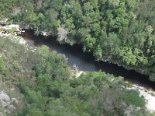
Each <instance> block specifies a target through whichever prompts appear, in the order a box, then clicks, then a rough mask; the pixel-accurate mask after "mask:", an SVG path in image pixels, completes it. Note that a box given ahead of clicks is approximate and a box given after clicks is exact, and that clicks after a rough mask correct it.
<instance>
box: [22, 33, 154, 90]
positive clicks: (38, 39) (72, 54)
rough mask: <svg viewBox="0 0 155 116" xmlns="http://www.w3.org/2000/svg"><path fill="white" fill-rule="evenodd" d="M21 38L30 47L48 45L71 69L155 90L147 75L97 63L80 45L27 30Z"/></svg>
mask: <svg viewBox="0 0 155 116" xmlns="http://www.w3.org/2000/svg"><path fill="white" fill-rule="evenodd" d="M21 36H23V37H24V39H25V40H26V41H27V43H28V44H29V45H30V46H33V47H35V46H40V45H47V46H48V47H50V49H51V50H54V51H56V52H58V53H62V54H64V55H65V56H66V57H67V58H68V64H69V65H70V66H71V67H73V66H74V65H76V66H77V67H78V69H79V70H81V71H99V70H102V71H104V72H106V73H110V74H113V75H115V76H122V77H124V78H125V80H127V81H129V82H132V83H134V84H138V85H140V86H143V87H145V88H148V89H153V90H155V83H154V82H152V81H150V80H149V78H148V76H147V75H142V74H140V73H137V72H135V71H134V70H127V69H125V68H123V67H121V66H117V65H116V64H112V63H108V62H102V61H99V62H98V61H95V59H94V57H93V55H92V54H90V53H83V52H82V49H81V48H82V47H81V46H80V45H74V46H70V45H67V44H59V43H58V42H57V41H56V39H55V38H52V37H43V36H35V35H34V33H33V31H32V30H25V32H24V33H22V34H21Z"/></svg>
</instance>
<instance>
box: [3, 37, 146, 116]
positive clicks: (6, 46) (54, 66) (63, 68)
mask: <svg viewBox="0 0 155 116" xmlns="http://www.w3.org/2000/svg"><path fill="white" fill-rule="evenodd" d="M0 50H1V57H0V72H1V73H0V77H1V79H2V80H3V81H4V82H5V83H8V85H11V86H14V87H16V88H18V89H19V90H20V92H21V93H20V94H23V99H22V102H21V104H22V107H19V109H20V110H17V111H15V112H14V113H12V115H15V116H94V115H95V116H100V115H107V116H110V115H115V114H117V115H125V112H126V110H130V107H132V108H133V110H131V111H130V112H131V114H139V113H142V112H143V113H144V114H145V113H147V111H146V110H144V108H145V101H144V99H143V98H142V97H139V94H138V93H137V92H136V91H134V92H132V91H130V90H127V89H125V83H124V81H123V79H122V78H121V77H118V78H117V79H115V78H114V76H113V75H109V74H105V73H104V72H93V73H87V74H82V75H81V76H80V77H78V78H74V77H72V76H71V70H70V68H69V67H68V65H67V60H66V58H65V57H64V56H63V55H60V54H57V53H55V52H51V51H49V48H48V47H47V46H42V47H40V48H38V49H37V50H35V51H33V50H31V49H30V48H25V47H23V46H22V45H19V44H17V43H14V42H12V41H10V40H9V39H7V38H6V37H1V38H0ZM6 50H7V52H6ZM0 87H1V86H0ZM3 88H4V87H3ZM135 100H136V101H135ZM129 106H130V107H129ZM137 107H140V109H139V110H135V109H136V108H137Z"/></svg>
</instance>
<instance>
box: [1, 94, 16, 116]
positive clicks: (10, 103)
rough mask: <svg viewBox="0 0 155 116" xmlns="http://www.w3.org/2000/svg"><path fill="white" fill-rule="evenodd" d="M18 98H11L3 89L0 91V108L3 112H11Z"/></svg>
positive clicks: (14, 108)
mask: <svg viewBox="0 0 155 116" xmlns="http://www.w3.org/2000/svg"><path fill="white" fill-rule="evenodd" d="M17 104H18V100H17V99H16V98H11V97H10V96H9V95H8V94H7V93H5V92H4V91H1V92H0V108H1V110H3V113H5V114H11V113H12V112H14V111H15V110H16V106H17ZM3 113H2V112H0V116H3Z"/></svg>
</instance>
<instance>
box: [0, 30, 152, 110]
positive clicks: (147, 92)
mask: <svg viewBox="0 0 155 116" xmlns="http://www.w3.org/2000/svg"><path fill="white" fill-rule="evenodd" d="M0 36H16V33H15V34H13V33H3V32H0ZM17 38H19V39H18V41H16V42H19V44H22V45H29V44H30V43H31V44H33V46H35V44H34V43H35V42H32V41H27V39H25V40H24V39H23V38H22V37H19V36H18V37H17ZM12 39H13V41H15V39H14V38H13V37H12ZM31 47H32V46H31ZM50 48H51V50H52V47H50ZM54 50H55V51H57V50H58V51H57V52H58V53H59V52H60V51H61V50H60V49H54ZM60 53H63V51H61V52H60ZM69 55H70V54H69ZM75 57H76V55H75ZM75 57H73V58H75ZM69 58H71V56H70V57H68V60H69ZM71 61H72V64H74V63H75V62H73V60H71ZM75 61H78V62H79V60H75ZM80 61H81V60H80ZM82 63H83V62H82ZM82 63H81V64H82ZM88 64H89V62H88ZM75 65H76V66H77V69H76V68H75V71H76V73H74V74H75V76H76V77H78V76H80V75H81V74H82V73H83V72H87V71H85V70H81V69H80V68H79V67H78V66H79V65H78V64H75ZM72 66H73V65H72ZM86 66H88V67H89V66H92V65H87V64H86ZM84 68H85V67H84ZM90 71H92V70H90ZM93 71H94V70H93ZM96 71H97V70H96ZM129 89H135V90H138V91H139V92H140V95H142V96H144V98H145V100H146V102H147V105H146V107H147V109H148V110H150V111H155V104H154V103H155V97H154V94H155V92H154V91H152V90H148V89H147V88H144V87H142V86H139V85H136V84H132V85H131V87H129Z"/></svg>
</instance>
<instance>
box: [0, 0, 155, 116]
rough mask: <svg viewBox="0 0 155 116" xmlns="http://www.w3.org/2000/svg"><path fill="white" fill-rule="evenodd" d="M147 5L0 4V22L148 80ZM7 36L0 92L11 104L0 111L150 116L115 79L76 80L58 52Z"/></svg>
mask: <svg viewBox="0 0 155 116" xmlns="http://www.w3.org/2000/svg"><path fill="white" fill-rule="evenodd" d="M154 7H155V0H0V21H1V20H4V19H6V18H7V19H8V22H7V23H8V24H12V23H14V24H18V25H20V27H21V28H22V29H31V30H34V31H35V34H36V35H39V34H44V33H46V35H47V36H48V35H52V36H54V37H56V38H57V41H59V42H60V43H61V44H69V45H71V46H72V45H75V44H79V45H82V49H83V51H84V52H90V53H92V55H93V56H94V57H95V58H96V60H99V61H104V62H111V63H114V64H118V65H121V66H123V67H125V68H127V69H134V70H135V71H137V72H140V73H142V74H147V75H149V77H150V80H152V81H155V13H154V12H155V8H154ZM0 24H1V22H0ZM12 39H14V38H13V36H12V37H1V36H0V89H3V90H4V91H5V92H6V93H7V94H8V95H9V96H10V98H12V99H13V98H15V99H13V101H12V102H10V104H9V105H7V106H4V107H3V106H0V113H3V114H4V115H6V116H7V115H8V116H127V115H129V116H143V115H144V116H153V114H151V113H149V112H148V111H147V109H146V107H145V105H146V101H145V99H144V97H142V96H140V95H139V92H137V91H135V90H130V89H127V87H128V86H130V85H129V84H127V83H126V82H125V81H124V80H123V77H117V78H116V77H115V76H113V75H111V74H106V73H105V72H101V71H99V72H88V73H83V74H82V75H81V76H79V77H78V78H76V77H75V75H74V72H73V70H72V69H71V68H70V67H69V66H68V64H67V58H66V57H65V56H64V55H62V54H58V53H56V52H54V51H50V50H49V48H48V47H47V46H42V47H39V48H37V49H32V48H29V47H28V46H23V45H19V44H17V43H16V42H14V41H12ZM0 94H2V93H0ZM17 101H18V102H17ZM12 109H14V110H12ZM0 115H1V114H0Z"/></svg>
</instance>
